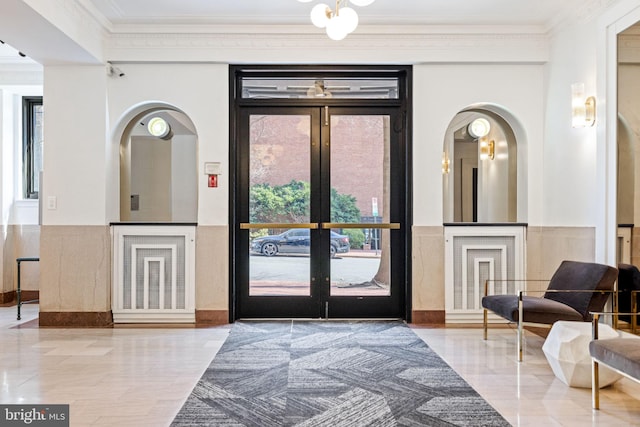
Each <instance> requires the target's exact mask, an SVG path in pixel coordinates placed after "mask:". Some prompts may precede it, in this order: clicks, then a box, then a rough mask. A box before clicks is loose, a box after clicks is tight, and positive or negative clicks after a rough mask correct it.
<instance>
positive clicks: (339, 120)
mask: <svg viewBox="0 0 640 427" xmlns="http://www.w3.org/2000/svg"><path fill="white" fill-rule="evenodd" d="M330 123H331V129H330V135H331V143H330V147H331V155H330V157H331V179H330V181H331V213H330V216H331V223H332V224H333V225H338V226H341V227H339V228H334V229H332V231H333V232H334V233H337V234H340V235H346V236H347V237H348V238H349V241H350V251H349V252H348V253H347V254H345V256H344V257H340V256H338V257H334V258H332V260H331V291H330V295H331V296H387V295H389V294H390V289H391V278H390V271H391V270H390V260H391V245H390V240H389V230H388V229H381V228H375V227H378V226H380V224H383V223H385V224H386V223H389V192H390V186H389V177H390V169H389V158H390V136H391V135H390V125H389V123H390V119H389V116H388V115H332V116H331V121H330ZM367 224H371V225H370V226H368V225H367Z"/></svg>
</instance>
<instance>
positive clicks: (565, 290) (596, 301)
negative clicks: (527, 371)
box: [482, 261, 618, 361]
mask: <svg viewBox="0 0 640 427" xmlns="http://www.w3.org/2000/svg"><path fill="white" fill-rule="evenodd" d="M617 277H618V270H617V269H616V268H614V267H611V266H608V265H603V264H597V263H592V262H579V261H562V263H561V264H560V266H559V267H558V269H557V270H556V272H555V273H554V274H553V277H552V278H551V280H550V281H549V285H548V287H547V290H546V291H542V292H544V294H543V295H542V296H529V295H525V294H528V293H533V292H532V291H520V292H518V294H517V295H486V293H487V287H485V296H484V297H483V298H482V307H483V308H484V322H483V326H484V339H487V323H488V322H487V317H488V311H492V312H494V313H495V314H497V315H498V316H500V317H503V318H504V319H507V320H508V321H510V322H515V323H517V324H518V360H519V361H522V347H523V344H524V343H523V340H524V331H523V324H524V323H537V324H546V325H552V324H553V323H555V322H556V321H558V320H569V321H578V322H590V321H591V314H590V312H599V311H602V309H603V308H604V305H605V304H606V302H607V300H608V298H609V296H610V294H611V293H612V292H613V290H614V284H615V282H616V279H617ZM525 282H526V281H525Z"/></svg>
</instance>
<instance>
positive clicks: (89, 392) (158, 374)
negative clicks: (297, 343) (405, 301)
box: [0, 305, 640, 427]
mask: <svg viewBox="0 0 640 427" xmlns="http://www.w3.org/2000/svg"><path fill="white" fill-rule="evenodd" d="M37 310H38V306H37V305H24V306H23V307H22V320H21V321H16V308H15V307H0V376H1V384H2V388H1V391H0V402H1V403H25V404H59V403H66V404H69V405H70V412H71V413H70V419H71V426H116V425H117V426H136V427H140V426H154V427H155V426H167V425H169V424H170V423H171V421H172V420H173V417H174V416H175V414H176V413H177V412H178V410H179V409H180V407H181V406H182V404H183V402H184V401H185V400H186V398H187V396H188V395H189V393H190V392H191V390H192V388H193V387H194V385H195V383H196V382H197V381H198V379H199V378H200V375H201V374H202V373H203V372H204V370H205V368H206V367H207V366H208V365H209V363H210V362H211V360H212V359H213V357H214V356H215V353H216V352H217V351H218V349H219V348H220V346H221V345H222V343H223V342H224V340H225V338H226V336H227V334H228V331H229V329H230V326H228V325H227V326H221V327H215V328H189V327H181V328H178V327H170V328H153V327H145V328H123V327H121V328H114V329H97V328H96V329H55V328H38V327H37ZM414 331H415V332H416V333H417V334H418V335H419V336H420V337H421V338H423V339H424V340H425V341H426V342H427V344H429V345H430V346H431V347H432V348H433V349H434V350H435V351H436V352H437V353H438V354H439V355H441V356H442V358H443V359H444V360H446V361H447V362H448V363H449V364H450V365H451V366H452V367H453V368H454V369H455V370H456V371H457V372H458V373H459V374H460V375H461V376H462V377H463V378H464V379H465V380H467V381H468V382H469V383H470V384H471V385H472V386H473V387H474V388H475V389H476V390H477V391H478V392H479V393H480V394H481V395H482V396H483V397H484V398H485V399H486V400H487V401H489V403H490V404H491V405H493V406H494V407H495V408H496V409H497V410H498V411H499V412H500V413H501V414H502V415H503V416H504V417H505V418H506V419H507V420H508V421H509V422H510V423H512V424H513V425H515V426H587V425H593V426H632V425H637V426H640V385H639V384H637V383H634V382H633V381H630V380H627V379H622V380H620V381H618V382H617V383H616V384H615V385H614V386H612V387H610V388H607V389H603V391H602V392H601V408H602V409H601V410H600V411H593V410H592V409H591V394H590V390H588V389H576V388H571V387H567V386H566V385H564V384H563V383H562V382H560V381H559V380H557V379H556V378H555V376H554V375H553V372H552V371H551V369H550V368H549V366H548V364H547V362H546V359H545V358H544V355H543V353H542V350H541V346H542V343H543V339H542V338H540V337H538V336H537V335H534V334H528V335H527V348H526V354H525V361H524V362H523V363H517V362H516V361H515V331H514V330H513V329H508V328H499V329H492V330H491V331H490V333H489V340H488V341H483V340H482V332H481V330H480V329H477V328H427V327H420V326H415V327H414Z"/></svg>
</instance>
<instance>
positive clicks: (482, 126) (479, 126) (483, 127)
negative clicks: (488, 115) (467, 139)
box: [467, 117, 491, 138]
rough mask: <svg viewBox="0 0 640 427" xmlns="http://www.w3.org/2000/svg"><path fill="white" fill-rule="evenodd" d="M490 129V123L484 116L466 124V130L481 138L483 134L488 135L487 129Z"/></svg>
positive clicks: (474, 136)
mask: <svg viewBox="0 0 640 427" xmlns="http://www.w3.org/2000/svg"><path fill="white" fill-rule="evenodd" d="M490 130H491V124H490V123H489V120H487V119H485V118H482V117H480V118H477V119H475V120H474V121H472V122H471V123H469V125H468V126H467V132H469V135H471V136H472V137H473V138H482V137H483V136H487V135H489V131H490Z"/></svg>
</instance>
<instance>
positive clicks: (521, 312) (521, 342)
mask: <svg viewBox="0 0 640 427" xmlns="http://www.w3.org/2000/svg"><path fill="white" fill-rule="evenodd" d="M522 298H523V295H522V292H520V293H519V294H518V362H522V353H523V350H522V347H524V325H523V323H524V321H523V317H524V309H523V302H522Z"/></svg>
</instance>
